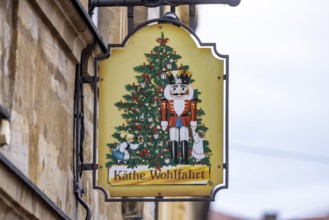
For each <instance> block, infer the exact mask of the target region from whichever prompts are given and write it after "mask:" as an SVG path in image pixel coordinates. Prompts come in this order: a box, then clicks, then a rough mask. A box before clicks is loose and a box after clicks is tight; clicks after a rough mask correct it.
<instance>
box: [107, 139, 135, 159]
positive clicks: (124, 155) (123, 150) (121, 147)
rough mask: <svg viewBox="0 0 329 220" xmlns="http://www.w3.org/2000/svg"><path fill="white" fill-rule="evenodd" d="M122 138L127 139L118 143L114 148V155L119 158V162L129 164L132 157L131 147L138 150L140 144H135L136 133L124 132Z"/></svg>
mask: <svg viewBox="0 0 329 220" xmlns="http://www.w3.org/2000/svg"><path fill="white" fill-rule="evenodd" d="M121 137H122V138H124V139H125V141H124V142H122V143H120V144H118V145H117V147H116V149H115V150H113V152H112V155H113V157H114V158H115V159H116V160H117V164H122V163H123V164H127V163H128V161H129V159H130V154H129V151H128V150H129V149H132V150H136V149H137V148H138V146H139V144H133V143H132V142H133V141H134V135H132V134H127V135H125V134H123V135H121Z"/></svg>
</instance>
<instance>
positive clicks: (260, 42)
mask: <svg viewBox="0 0 329 220" xmlns="http://www.w3.org/2000/svg"><path fill="white" fill-rule="evenodd" d="M199 9H200V10H199V16H200V17H199V19H200V20H199V28H198V30H197V33H198V35H199V37H200V39H201V40H202V41H203V42H216V43H217V50H218V51H219V52H220V53H222V54H228V55H229V56H230V178H229V181H230V183H229V189H228V190H222V191H220V192H219V193H218V194H217V197H216V202H214V203H213V204H212V206H211V207H212V209H214V210H217V211H221V212H225V213H228V214H233V215H237V216H241V217H245V218H248V219H260V218H261V217H262V216H263V215H264V213H277V214H278V216H279V218H280V219H288V218H290V219H291V218H293V219H296V218H302V217H307V216H314V215H316V216H317V215H320V216H321V215H329V98H328V96H329V55H328V53H329V42H328V41H329V1H328V0H316V1H306V0H242V2H241V4H240V5H239V6H237V7H230V6H223V5H216V6H213V5H212V6H201V7H200V8H199Z"/></svg>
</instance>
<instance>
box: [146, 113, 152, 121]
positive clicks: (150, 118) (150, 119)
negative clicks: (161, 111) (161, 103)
mask: <svg viewBox="0 0 329 220" xmlns="http://www.w3.org/2000/svg"><path fill="white" fill-rule="evenodd" d="M147 121H148V122H152V121H153V118H152V116H151V115H150V114H149V115H148V117H147Z"/></svg>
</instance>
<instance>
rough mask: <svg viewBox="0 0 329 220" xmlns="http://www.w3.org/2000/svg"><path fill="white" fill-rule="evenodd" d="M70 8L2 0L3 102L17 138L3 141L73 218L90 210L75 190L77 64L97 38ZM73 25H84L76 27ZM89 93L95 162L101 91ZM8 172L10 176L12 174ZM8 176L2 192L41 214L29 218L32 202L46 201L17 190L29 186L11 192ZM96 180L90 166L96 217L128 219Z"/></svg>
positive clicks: (87, 183)
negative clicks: (95, 94)
mask: <svg viewBox="0 0 329 220" xmlns="http://www.w3.org/2000/svg"><path fill="white" fill-rule="evenodd" d="M85 2H86V1H84V3H85ZM52 4H53V5H52ZM64 7H67V8H64ZM69 7H73V6H71V5H70V3H64V2H60V3H59V2H57V1H40V2H39V1H33V0H30V1H28V0H19V1H18V0H14V1H7V0H0V20H1V22H0V30H1V32H0V71H1V72H0V104H1V105H2V106H3V107H4V108H6V109H7V110H8V111H9V112H10V114H11V143H10V144H9V145H5V146H2V147H0V152H1V153H2V154H3V155H4V156H5V157H6V158H8V159H9V160H10V161H11V162H12V163H13V164H14V165H15V166H16V167H18V168H19V170H20V171H21V172H23V173H24V174H25V175H26V176H27V177H28V178H29V179H30V180H31V181H32V182H33V183H34V184H35V185H37V186H38V187H39V188H40V189H41V190H42V191H43V192H44V193H45V194H46V195H47V196H48V197H49V198H50V199H51V200H52V201H53V202H54V203H55V204H56V205H57V206H58V207H59V208H60V209H62V210H63V211H64V212H65V213H67V215H69V216H70V217H71V218H72V219H84V217H85V210H84V208H83V207H82V206H81V205H80V204H78V203H77V200H76V198H75V195H74V192H73V180H74V176H73V175H74V174H73V170H74V161H73V154H74V140H73V120H74V114H73V111H74V109H73V107H74V106H73V103H74V87H75V73H76V64H77V63H78V62H79V59H80V57H79V56H77V54H79V53H80V52H79V51H81V49H83V47H80V46H82V43H83V41H82V40H81V39H82V38H86V39H88V40H92V38H90V37H88V36H87V37H86V35H88V32H86V30H85V29H86V27H85V26H83V25H81V26H74V25H72V24H69V23H68V22H69V21H67V20H65V19H67V16H68V15H67V14H65V13H70V14H71V16H72V13H73V8H69ZM64 9H66V10H67V11H65V10H64ZM54 13H55V14H54ZM60 13H63V15H65V16H61V15H59V14H60ZM76 14H77V13H76ZM62 19H63V20H62ZM75 19H76V20H79V19H80V20H82V19H81V18H78V17H76V18H75ZM79 22H81V21H79ZM69 25H72V26H73V27H74V28H76V29H77V30H75V29H74V28H72V29H69V28H68V27H69ZM79 29H80V30H79ZM73 32H74V33H75V32H77V33H78V35H77V36H74V33H73ZM79 33H81V35H79ZM81 42H82V43H81ZM87 43H91V42H85V45H86V44H87ZM91 69H92V68H91ZM84 91H85V94H84V95H85V112H86V117H85V122H86V139H85V140H86V141H85V149H86V152H85V161H86V162H88V161H91V143H92V137H91V134H92V125H93V122H92V116H93V112H92V111H93V106H92V103H93V102H92V101H93V99H92V97H93V93H92V91H91V87H90V86H88V85H86V86H85V88H84ZM0 175H1V178H2V177H3V175H4V173H0ZM4 180H5V179H4ZM5 181H6V182H1V186H0V191H1V192H2V193H6V194H8V197H10V198H11V199H12V201H14V204H15V205H17V204H19V205H18V206H21V207H22V208H24V209H27V214H26V213H25V214H24V215H23V218H27V219H30V218H33V216H34V217H38V218H39V217H40V216H37V214H35V215H31V216H29V211H30V210H29V209H28V208H27V207H29V206H31V203H34V202H35V203H36V206H37V207H42V201H39V200H38V201H36V200H33V195H32V194H31V195H30V194H29V193H27V194H26V196H27V197H29V198H30V199H26V200H21V201H19V200H20V197H16V196H15V195H16V194H17V193H19V192H21V191H22V189H21V188H20V187H19V185H13V188H12V189H11V190H10V191H8V190H9V189H7V190H6V189H5V188H4V185H6V184H7V185H10V184H11V182H10V179H6V180H5ZM91 181H92V178H91V173H90V174H88V173H86V172H85V173H84V175H83V183H82V184H83V186H84V189H85V194H84V199H85V200H86V202H87V203H89V205H90V206H91V208H92V210H93V218H94V219H121V218H122V216H121V205H120V204H119V203H111V204H108V203H105V202H104V197H103V195H102V194H101V193H99V192H98V191H95V190H93V189H92V182H91ZM1 192H0V194H1ZM2 198H4V197H2ZM16 200H18V201H16ZM8 204H9V205H10V204H12V203H11V202H10V203H8ZM32 211H33V210H32ZM0 213H1V210H0ZM40 213H43V212H40ZM30 214H33V213H30ZM0 216H1V215H0ZM24 216H25V217H24ZM26 216H28V217H26ZM47 216H48V215H46V214H41V219H49V218H47Z"/></svg>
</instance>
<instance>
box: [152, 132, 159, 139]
mask: <svg viewBox="0 0 329 220" xmlns="http://www.w3.org/2000/svg"><path fill="white" fill-rule="evenodd" d="M153 138H154V139H155V140H157V139H159V133H158V132H157V131H156V132H154V133H153Z"/></svg>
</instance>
